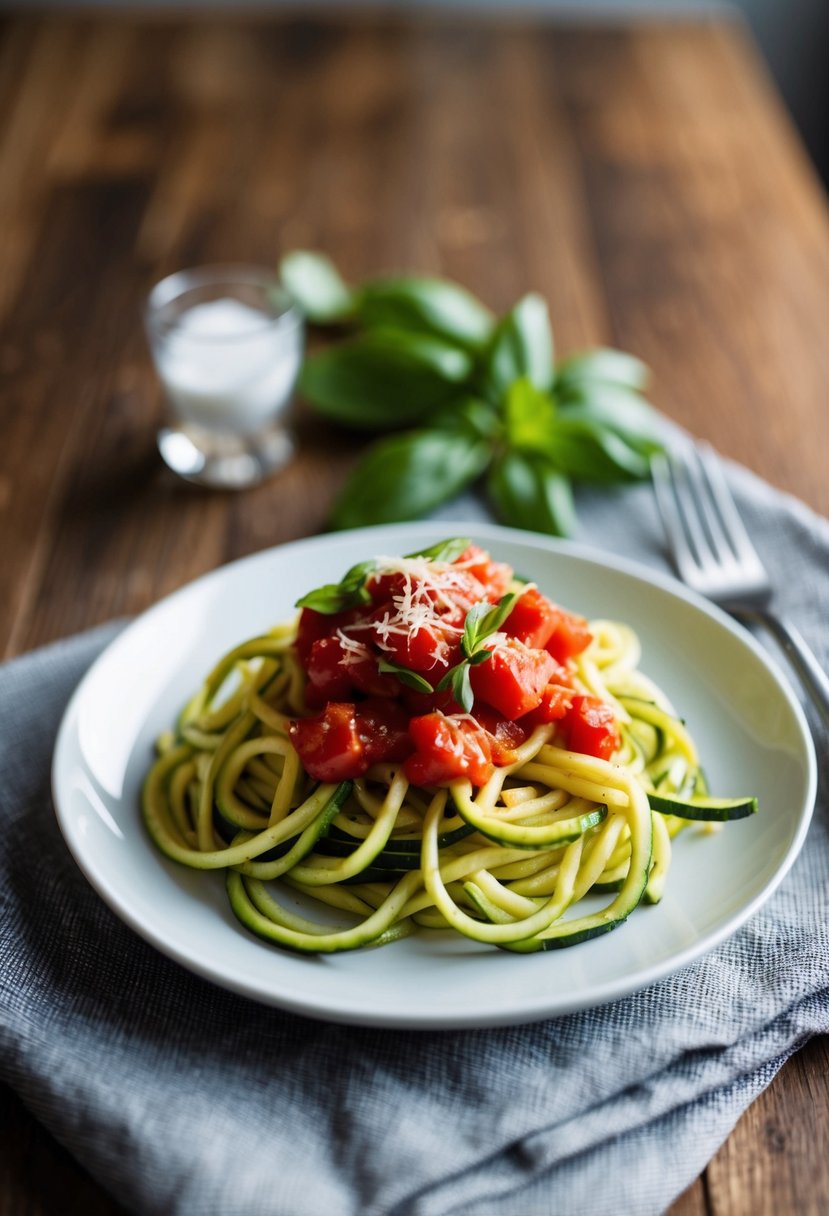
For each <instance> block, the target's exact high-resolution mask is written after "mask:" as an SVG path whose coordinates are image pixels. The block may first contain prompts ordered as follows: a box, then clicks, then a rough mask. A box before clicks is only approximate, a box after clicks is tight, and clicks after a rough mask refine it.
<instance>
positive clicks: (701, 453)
mask: <svg viewBox="0 0 829 1216" xmlns="http://www.w3.org/2000/svg"><path fill="white" fill-rule="evenodd" d="M697 456H698V459H699V462H700V465H701V467H702V469H703V471H704V474H705V476H706V478H707V479H708V487H709V490H710V492H711V495H712V498H713V501H714V503H716V506H717V510H718V511H719V514H720V519H721V520H722V524H723V528H724V531H725V534H726V535H727V538H728V543H729V545H730V546H731V549H732V550H733V552H734V555H735V557H736V558H737V559H738V561H741V562H744V563H749V562H750V563H752V564H753V565H757V566H759V565H760V557H759V555H758V553H757V550H756V549H755V548H754V545H753V544H752V542H751V538H750V537H749V535H748V532H747V531H746V528H745V525H744V523H743V521H742V519H741V518H740V513H739V512H738V510H737V507H736V504H735V502H734V499H733V498H732V497H731V491H730V490H729V488H728V483H727V482H726V480H725V476H724V475H723V471H722V466H721V464H720V462H719V460H718V459H717V457H716V455H715V454H714V451H713V449H712V448H711V447H710V446H709V445H708V444H707V443H706V444H700V445H699V447H698V448H697Z"/></svg>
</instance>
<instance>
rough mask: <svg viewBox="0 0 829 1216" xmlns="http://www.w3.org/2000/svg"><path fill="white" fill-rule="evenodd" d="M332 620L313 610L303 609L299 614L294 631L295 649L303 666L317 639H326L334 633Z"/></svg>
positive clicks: (334, 626)
mask: <svg viewBox="0 0 829 1216" xmlns="http://www.w3.org/2000/svg"><path fill="white" fill-rule="evenodd" d="M333 619H334V618H333V617H331V616H326V615H325V614H324V613H322V612H315V611H314V609H313V608H303V609H302V612H300V614H299V622H298V624H297V631H296V649H297V654H298V655H299V657H300V661H301V662H302V665H303V666H305V664H306V663H307V662H308V657H309V655H310V654H311V647H312V646H313V644H314V642H316V641H317V639H318V638H327V637H330V635H331V634H332V633H334V631H335V629H336V625H334V624H333V623H332V622H333Z"/></svg>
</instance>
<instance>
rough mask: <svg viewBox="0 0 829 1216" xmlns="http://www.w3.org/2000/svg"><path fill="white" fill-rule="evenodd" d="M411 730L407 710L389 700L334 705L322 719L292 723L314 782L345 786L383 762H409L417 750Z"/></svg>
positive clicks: (297, 745) (292, 733) (299, 750)
mask: <svg viewBox="0 0 829 1216" xmlns="http://www.w3.org/2000/svg"><path fill="white" fill-rule="evenodd" d="M407 726H408V715H407V713H406V711H405V710H404V709H403V707H402V706H399V705H394V704H392V703H390V702H389V701H387V700H385V699H382V700H381V699H375V700H367V701H360V702H359V703H357V704H354V703H353V702H351V701H329V702H328V703H327V704H326V706H325V709H324V710H323V712H322V713H321V714H318V715H317V717H315V718H298V719H296V720H295V721H294V722H292V723H291V725H290V736H291V742H292V743H293V745H294V747H295V748H296V750H297V754H298V755H299V758H300V760H301V761H302V764H303V767H304V768H305V771H306V772H308V773H310V774H311V776H312V777H315V778H316V779H317V781H346V780H348V779H349V778H352V777H361V776H362V775H363V773H365V772H367V771H368V769H369V768H371V766H372V764H378V763H380V762H381V761H383V760H405V758H406V757H407V756H408V755H409V754H410V753H411V750H412V743H411V740H410V738H409V733H408V730H407Z"/></svg>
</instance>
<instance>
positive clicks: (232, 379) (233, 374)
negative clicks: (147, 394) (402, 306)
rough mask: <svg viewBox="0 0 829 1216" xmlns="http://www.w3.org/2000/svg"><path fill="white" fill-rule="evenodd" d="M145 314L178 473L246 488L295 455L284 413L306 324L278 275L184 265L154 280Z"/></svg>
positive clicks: (166, 446)
mask: <svg viewBox="0 0 829 1216" xmlns="http://www.w3.org/2000/svg"><path fill="white" fill-rule="evenodd" d="M145 321H146V327H147V335H148V338H149V343H150V349H151V351H152V355H153V360H154V362H155V366H156V370H157V372H158V375H159V378H160V380H161V383H162V385H163V387H164V392H165V397H166V404H167V411H166V414H167V416H166V420H165V424H164V426H163V427H162V429H161V430H160V431H159V434H158V447H159V451H160V452H161V456H162V458H163V459H164V461H165V463H166V464H167V465H169V467H170V468H171V469H173V471H174V472H176V473H178V474H179V475H180V476H181V477H185V478H187V479H188V480H189V481H195V482H198V483H200V484H203V485H210V486H217V487H222V488H225V489H241V488H243V487H245V486H250V485H254V484H256V483H257V482H259V481H261V480H262V479H263V478H264V477H266V476H268V475H269V474H271V473H273V472H274V471H275V470H276V469H278V468H280V467H281V466H282V465H284V464H285V463H286V461H288V460H289V459H290V458H291V455H292V453H293V441H292V439H291V435H290V431H289V428H288V420H287V413H288V407H289V405H290V402H291V398H292V395H293V390H294V386H295V384H296V379H297V376H298V374H299V370H300V367H301V365H302V354H303V346H304V325H303V320H302V316H301V314H300V313H299V312H298V310H297V309H296V308H295V306H294V305H293V304H292V302H291V300H290V298H289V296H288V295H287V293H286V292H285V290H284V289H283V288H282V287H281V285H280V283H279V280H278V278H277V276H276V275H275V274H273V273H272V272H270V271H268V270H264V269H260V268H258V267H254V266H205V267H200V268H198V269H195V270H182V271H179V272H178V273H176V274H172V275H170V276H169V277H168V278H166V279H162V281H161V282H160V283H157V284H156V286H155V287H154V288H153V290H152V291H151V293H150V296H149V299H148V301H147V307H146V316H145Z"/></svg>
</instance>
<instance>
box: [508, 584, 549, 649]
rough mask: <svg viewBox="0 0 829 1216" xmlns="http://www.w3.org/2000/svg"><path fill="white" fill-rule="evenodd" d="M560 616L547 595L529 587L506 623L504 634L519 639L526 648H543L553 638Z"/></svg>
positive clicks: (522, 594) (517, 601)
mask: <svg viewBox="0 0 829 1216" xmlns="http://www.w3.org/2000/svg"><path fill="white" fill-rule="evenodd" d="M560 615H561V614H560V612H559V609H558V608H556V607H554V605H553V604H551V603H550V601H549V600H548V599H547V597H546V595H542V594H541V592H540V591H539V590H538V589H537V588H536V587H528V588H527V589H526V591H523V592H522V593H521V595H520V597H519V598H518V600H516V603H515V607H514V608H513V610H512V612H511V613H510V614H509V616H508V617H507V619H506V621H504V633H508V634H509V636H510V637H511V638H518V640H519V642H523V643H524V645H525V646H533V647H539V648H543V647H544V646H546V645H547V643H548V642H549V640H550V638H551V637H552V636H553V633H554V632H555V629H556V626H557V624H558V620H559V616H560Z"/></svg>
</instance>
